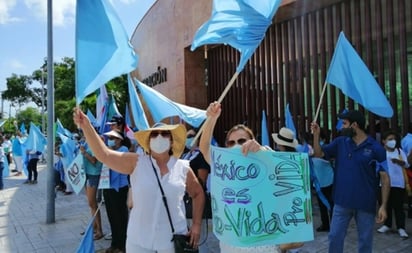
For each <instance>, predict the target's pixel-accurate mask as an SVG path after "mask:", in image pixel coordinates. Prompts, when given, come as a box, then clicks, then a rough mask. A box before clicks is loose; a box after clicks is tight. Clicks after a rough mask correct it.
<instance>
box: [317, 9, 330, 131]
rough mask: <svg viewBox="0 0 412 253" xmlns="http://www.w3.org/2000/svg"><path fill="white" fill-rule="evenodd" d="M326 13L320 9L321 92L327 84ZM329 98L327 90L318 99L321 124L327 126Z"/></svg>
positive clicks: (319, 85) (319, 89) (319, 88)
mask: <svg viewBox="0 0 412 253" xmlns="http://www.w3.org/2000/svg"><path fill="white" fill-rule="evenodd" d="M325 13H326V10H321V11H319V31H318V33H319V70H320V79H319V82H318V91H319V92H321V91H322V89H323V86H324V85H325V83H324V82H323V80H325V77H326V52H325V50H326V47H325V44H326V43H325V39H326V36H325V29H326V26H325V23H326V19H325ZM326 88H327V87H326ZM327 98H328V93H327V92H325V95H324V97H323V99H322V100H318V101H319V103H321V110H320V113H319V117H320V118H319V119H320V120H321V122H322V124H321V126H323V127H327V125H328V121H327V119H328V105H327V101H328V100H327Z"/></svg>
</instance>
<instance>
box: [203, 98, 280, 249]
mask: <svg viewBox="0 0 412 253" xmlns="http://www.w3.org/2000/svg"><path fill="white" fill-rule="evenodd" d="M220 113H221V105H220V103H218V102H213V103H211V104H210V105H209V107H208V108H207V112H206V114H207V116H208V120H207V121H206V123H205V125H204V131H203V134H202V137H201V139H200V144H199V148H200V151H201V152H202V153H203V155H204V157H205V159H206V161H207V162H208V163H209V164H210V163H211V156H210V143H211V140H212V135H213V131H214V128H215V125H216V122H217V120H218V118H219V116H220ZM225 145H226V147H228V148H232V147H236V146H239V147H240V149H241V151H242V153H243V154H244V155H247V154H248V153H249V152H257V151H259V150H265V149H267V148H266V147H263V146H261V145H260V144H259V143H258V142H257V141H256V140H255V136H254V134H253V132H252V130H251V129H250V128H248V127H246V126H245V125H242V124H239V125H235V126H234V127H232V128H231V129H230V130H229V131H228V132H227V134H226V140H225ZM220 251H221V252H224V253H243V252H245V253H251V252H253V253H259V252H262V253H263V252H265V253H268V252H271V253H275V252H280V249H279V247H278V246H277V245H265V246H255V247H238V246H233V245H228V244H226V243H223V242H222V241H220Z"/></svg>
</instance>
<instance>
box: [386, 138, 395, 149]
mask: <svg viewBox="0 0 412 253" xmlns="http://www.w3.org/2000/svg"><path fill="white" fill-rule="evenodd" d="M386 146H387V147H388V148H395V147H396V140H389V141H387V142H386Z"/></svg>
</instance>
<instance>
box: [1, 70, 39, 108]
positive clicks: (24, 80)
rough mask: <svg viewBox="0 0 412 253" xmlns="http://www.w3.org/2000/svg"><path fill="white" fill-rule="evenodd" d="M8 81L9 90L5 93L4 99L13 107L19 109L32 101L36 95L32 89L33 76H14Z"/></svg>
mask: <svg viewBox="0 0 412 253" xmlns="http://www.w3.org/2000/svg"><path fill="white" fill-rule="evenodd" d="M6 81H7V89H6V90H5V91H3V94H2V97H3V99H5V100H9V101H10V103H11V104H12V105H13V106H18V107H21V106H23V105H24V104H26V103H28V102H30V101H32V97H33V95H34V94H33V90H32V89H31V88H30V86H31V85H32V83H33V78H32V77H31V76H26V75H16V74H12V76H11V77H9V78H7V79H6Z"/></svg>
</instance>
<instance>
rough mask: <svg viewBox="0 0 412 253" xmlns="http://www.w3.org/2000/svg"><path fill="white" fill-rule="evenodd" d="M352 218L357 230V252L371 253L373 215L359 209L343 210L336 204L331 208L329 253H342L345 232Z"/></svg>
mask: <svg viewBox="0 0 412 253" xmlns="http://www.w3.org/2000/svg"><path fill="white" fill-rule="evenodd" d="M352 218H355V222H356V227H357V229H358V252H359V253H372V241H373V232H374V230H373V228H374V226H375V214H374V213H368V212H365V211H362V210H359V209H350V208H344V207H342V206H339V205H336V204H335V206H334V207H333V216H332V224H331V227H330V232H329V253H343V245H344V242H345V236H346V231H347V229H348V226H349V222H350V220H351V219H352Z"/></svg>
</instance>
